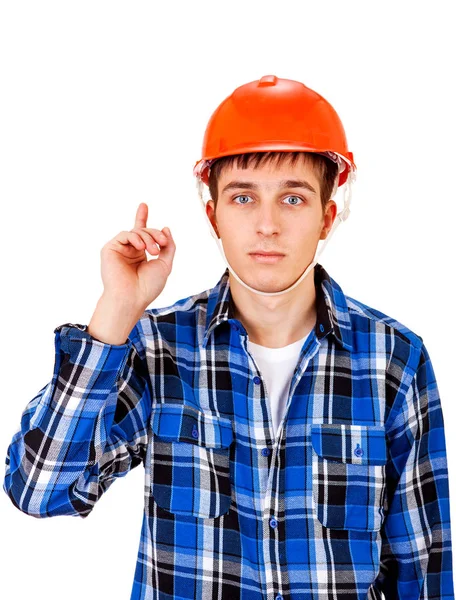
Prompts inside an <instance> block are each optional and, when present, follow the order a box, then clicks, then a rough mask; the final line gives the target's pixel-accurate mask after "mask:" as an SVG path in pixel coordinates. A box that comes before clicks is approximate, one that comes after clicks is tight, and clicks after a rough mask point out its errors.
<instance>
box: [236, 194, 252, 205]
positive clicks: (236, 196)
mask: <svg viewBox="0 0 456 600" xmlns="http://www.w3.org/2000/svg"><path fill="white" fill-rule="evenodd" d="M238 198H250V196H236V197H235V198H233V200H237V199H238ZM238 204H247V202H239V203H238Z"/></svg>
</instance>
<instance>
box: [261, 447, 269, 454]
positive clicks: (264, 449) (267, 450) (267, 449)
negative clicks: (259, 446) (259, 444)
mask: <svg viewBox="0 0 456 600" xmlns="http://www.w3.org/2000/svg"><path fill="white" fill-rule="evenodd" d="M261 454H262V455H263V456H269V455H270V454H271V451H270V450H269V448H263V450H262V451H261Z"/></svg>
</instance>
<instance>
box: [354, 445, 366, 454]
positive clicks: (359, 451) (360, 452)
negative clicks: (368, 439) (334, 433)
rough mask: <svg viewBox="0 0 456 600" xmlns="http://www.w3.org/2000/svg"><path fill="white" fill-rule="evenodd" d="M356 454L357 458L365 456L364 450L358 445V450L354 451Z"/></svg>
mask: <svg viewBox="0 0 456 600" xmlns="http://www.w3.org/2000/svg"><path fill="white" fill-rule="evenodd" d="M354 453H355V455H356V456H362V455H363V454H364V450H363V449H362V448H360V447H359V444H356V448H355V449H354Z"/></svg>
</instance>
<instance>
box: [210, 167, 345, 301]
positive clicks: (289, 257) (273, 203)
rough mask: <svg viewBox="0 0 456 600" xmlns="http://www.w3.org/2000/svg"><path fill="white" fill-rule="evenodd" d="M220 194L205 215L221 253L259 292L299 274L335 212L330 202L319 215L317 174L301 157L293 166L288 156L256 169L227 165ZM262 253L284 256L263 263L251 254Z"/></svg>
mask: <svg viewBox="0 0 456 600" xmlns="http://www.w3.org/2000/svg"><path fill="white" fill-rule="evenodd" d="M296 181H298V182H299V181H301V182H304V183H301V184H299V183H298V184H294V183H292V182H296ZM306 183H307V184H308V185H309V186H311V187H312V188H313V190H314V191H312V190H311V189H307V188H306V185H305V184H306ZM227 186H228V188H227ZM234 186H235V187H234ZM297 186H299V187H297ZM218 193H219V196H218V202H217V211H216V213H214V201H213V200H209V201H208V202H207V204H206V213H207V215H208V217H209V219H210V220H211V223H212V225H213V226H214V229H215V231H216V232H217V233H218V235H219V237H220V238H221V240H222V244H223V250H224V252H225V256H226V258H227V260H228V262H229V264H230V265H231V267H232V268H233V269H234V271H235V272H236V273H237V274H238V275H239V277H240V278H241V279H242V280H243V281H245V282H246V283H247V284H248V285H250V286H252V287H254V288H255V289H260V290H262V291H268V292H274V291H279V290H281V289H284V288H286V287H288V286H290V285H292V284H293V283H294V282H295V281H296V280H297V279H298V278H299V277H300V276H301V275H302V273H303V272H304V271H305V269H306V268H307V266H308V265H309V264H310V262H311V261H312V259H313V257H314V253H315V250H316V247H317V244H318V240H320V239H324V238H325V237H327V234H328V232H329V230H330V229H331V226H332V223H333V221H334V218H335V216H336V214H337V205H336V203H335V202H334V200H330V201H329V202H328V204H327V206H326V210H325V214H323V211H322V206H321V199H320V184H319V178H318V176H317V175H316V174H315V173H314V171H313V167H312V165H310V164H308V163H306V162H305V158H301V157H299V160H298V161H297V162H296V163H295V165H294V166H291V163H290V161H288V160H287V161H285V162H284V163H283V164H282V165H280V166H276V165H275V164H267V165H263V166H260V167H257V168H256V169H254V168H248V169H241V168H238V167H236V166H233V167H231V168H228V167H226V168H225V169H224V170H223V171H222V174H221V176H220V178H219V181H218ZM261 251H264V252H280V253H282V254H283V256H282V257H281V258H278V259H273V260H270V261H269V262H266V261H265V259H260V258H256V257H255V256H254V255H253V254H252V253H254V252H261Z"/></svg>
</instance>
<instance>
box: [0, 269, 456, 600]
mask: <svg viewBox="0 0 456 600" xmlns="http://www.w3.org/2000/svg"><path fill="white" fill-rule="evenodd" d="M228 275H229V271H228V269H226V271H225V272H224V274H223V275H222V277H221V278H220V280H219V281H218V283H217V284H216V285H215V287H214V288H211V289H209V290H206V291H204V292H201V293H199V294H196V295H193V296H189V297H187V298H184V299H181V300H178V301H177V302H176V303H175V304H173V305H171V306H168V307H164V308H150V309H147V310H145V311H144V313H143V315H142V316H141V318H140V319H139V321H138V322H137V323H136V325H135V327H134V328H133V330H132V331H131V333H130V335H129V337H128V339H127V341H126V342H125V344H121V345H110V344H106V343H103V342H101V341H99V340H97V339H96V338H94V337H92V336H91V335H89V334H88V333H87V331H86V329H87V325H80V324H72V323H65V324H64V325H60V326H59V327H57V328H56V329H55V330H54V333H55V367H54V374H53V377H52V380H51V381H50V382H49V383H48V384H47V385H46V386H45V387H43V388H42V389H41V390H40V391H39V392H38V394H37V395H36V396H35V397H34V398H33V399H32V400H31V401H30V402H29V403H28V405H27V406H26V407H25V410H24V412H23V414H22V418H21V422H20V427H19V428H18V431H17V433H16V434H15V435H14V437H13V439H12V441H11V444H10V445H9V447H8V453H7V457H6V474H5V480H4V486H3V487H4V490H5V492H6V493H7V494H8V496H9V498H10V499H11V501H12V502H13V504H14V505H15V506H16V507H17V508H18V509H19V510H21V511H23V512H24V513H26V514H28V515H31V516H33V517H37V518H45V517H56V516H59V515H71V516H77V517H82V518H85V517H87V516H89V515H90V513H91V511H92V510H93V509H94V507H95V504H96V503H97V502H98V500H100V498H101V496H102V495H103V494H104V492H106V490H107V489H108V488H109V487H110V485H111V484H112V483H114V481H115V480H116V479H117V478H118V477H124V476H125V475H126V474H127V473H128V472H129V471H130V470H131V469H133V468H135V467H136V466H138V465H139V464H141V463H142V464H143V465H144V468H145V490H146V491H145V509H144V518H143V524H142V529H141V536H140V542H139V549H138V555H137V563H136V569H135V573H134V577H133V587H132V594H131V599H130V600H146V599H147V600H152V599H157V600H184V599H188V600H190V599H195V600H196V599H203V600H209V599H214V600H215V599H217V600H220V599H223V600H225V599H226V600H236V599H241V600H260V599H261V600H282V599H283V600H301V599H303V600H304V599H305V600H317V599H323V598H325V599H327V598H334V599H335V598H343V599H344V600H352V599H353V600H355V599H359V600H361V599H364V598H369V599H371V600H373V599H380V598H382V593H383V595H384V596H385V597H386V598H387V599H390V598H391V599H393V598H394V599H396V598H399V599H403V600H405V599H407V600H415V599H416V600H418V599H421V600H425V599H426V600H430V599H431V598H432V599H443V598H445V599H448V600H449V599H454V591H453V577H452V547H451V535H450V507H449V486H448V472H447V458H446V448H445V435H444V424H443V415H442V409H441V404H440V398H439V392H438V388H437V384H436V380H435V376H434V371H433V368H432V365H431V361H430V358H429V354H428V352H427V349H426V347H425V346H424V344H423V340H422V338H421V337H420V336H419V335H417V334H415V333H413V332H412V331H410V330H409V329H407V327H405V326H404V325H402V324H401V323H399V322H397V321H395V320H394V319H392V318H391V317H389V316H387V315H385V314H383V313H381V312H379V311H378V310H375V309H373V308H370V307H369V306H366V305H365V304H363V303H362V302H360V301H358V300H355V299H353V298H351V297H349V296H345V295H344V293H343V292H342V290H341V288H340V287H339V285H338V284H337V283H336V282H335V281H334V279H332V278H331V277H330V276H329V275H328V273H327V272H326V271H325V270H324V269H323V267H322V266H321V265H320V264H318V263H317V265H316V266H315V270H314V280H315V285H316V298H317V322H316V325H315V328H314V330H313V331H312V332H311V335H310V336H309V337H308V338H307V339H306V341H305V342H304V344H303V347H302V349H301V353H300V356H299V360H298V362H297V365H296V368H295V371H294V373H293V377H292V380H291V385H290V390H289V396H288V401H287V406H286V409H285V414H284V417H283V418H284V422H283V427H282V429H281V430H280V432H279V436H278V439H275V438H274V434H273V429H272V419H271V411H270V407H269V404H268V397H267V391H266V388H265V384H264V379H263V376H262V374H261V372H260V371H259V369H258V367H257V365H256V363H255V360H254V358H253V356H252V354H251V353H250V352H249V349H248V345H247V341H248V338H247V332H246V330H245V328H244V327H243V325H242V323H241V322H240V321H239V320H237V319H235V318H234V317H233V302H232V299H231V294H230V289H229V278H228ZM49 574H51V573H49ZM132 575H133V574H132Z"/></svg>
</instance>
